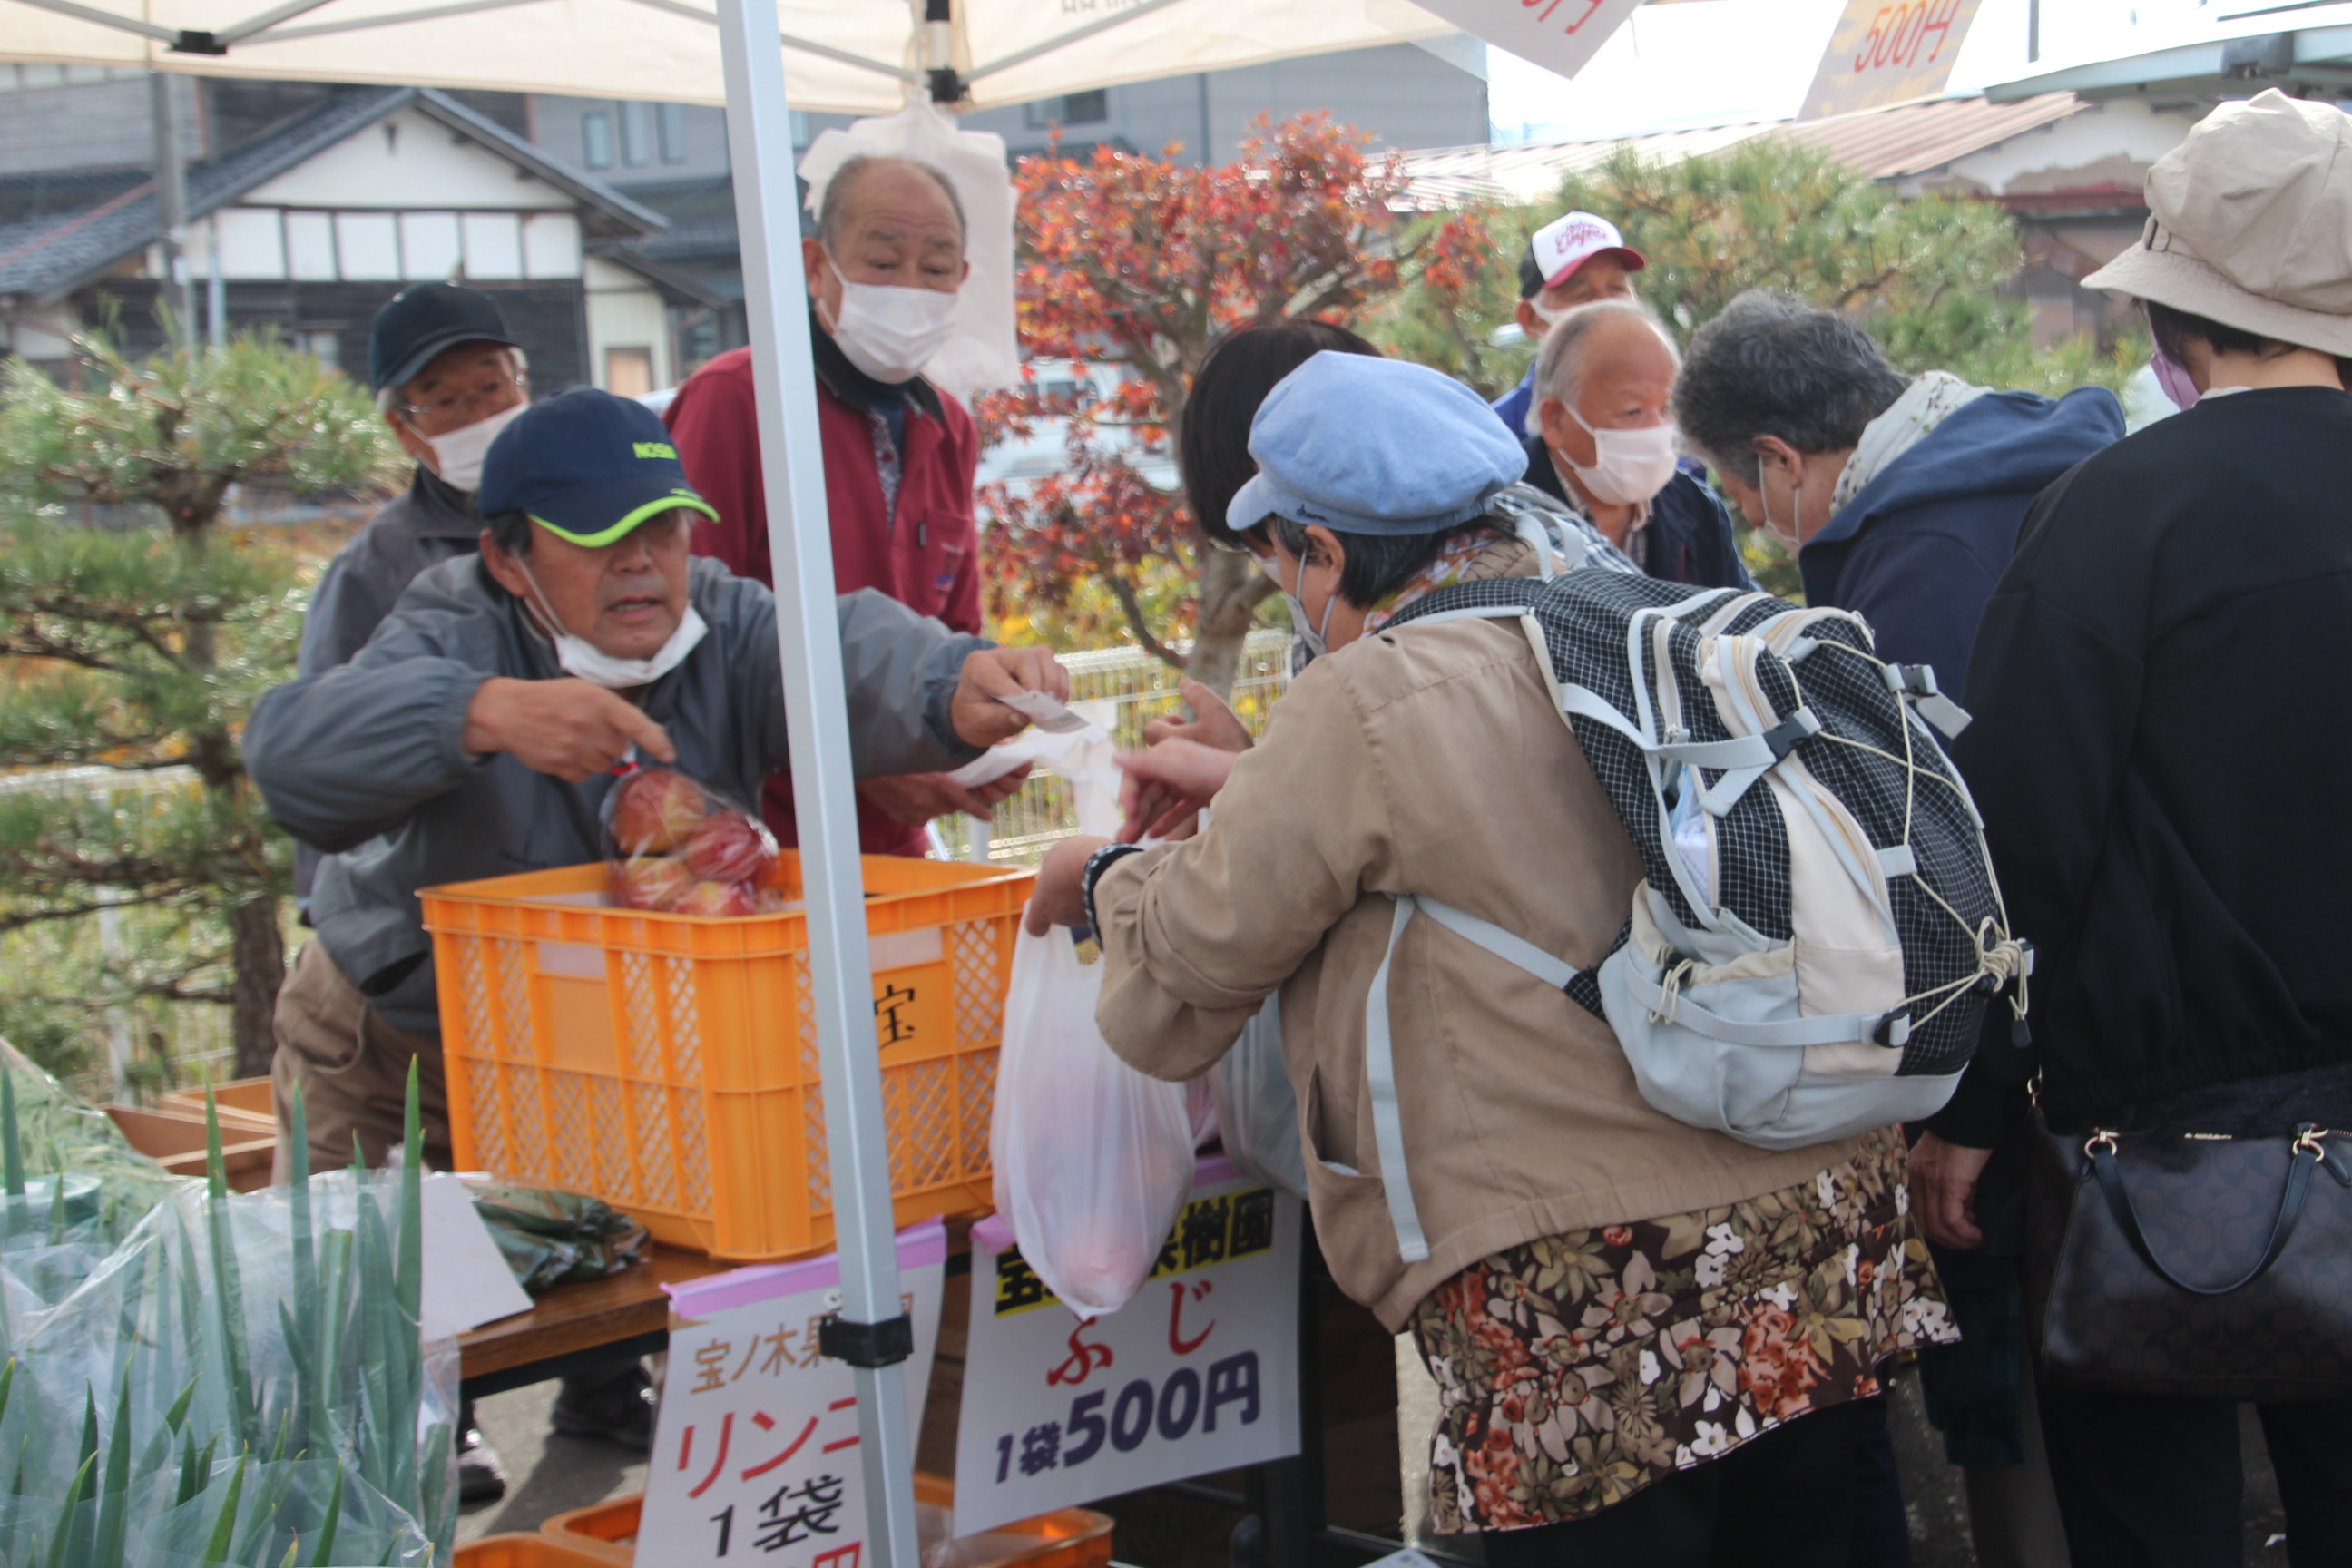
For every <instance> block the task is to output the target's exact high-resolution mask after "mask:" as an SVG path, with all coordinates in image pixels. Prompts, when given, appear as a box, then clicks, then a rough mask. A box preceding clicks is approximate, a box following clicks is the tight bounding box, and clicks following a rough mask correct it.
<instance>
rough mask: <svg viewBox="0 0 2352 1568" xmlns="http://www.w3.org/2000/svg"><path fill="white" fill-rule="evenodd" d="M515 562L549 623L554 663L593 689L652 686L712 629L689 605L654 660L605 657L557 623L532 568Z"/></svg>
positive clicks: (592, 645) (521, 562)
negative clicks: (599, 687)
mask: <svg viewBox="0 0 2352 1568" xmlns="http://www.w3.org/2000/svg"><path fill="white" fill-rule="evenodd" d="M514 560H515V564H516V565H518V566H520V567H521V568H522V575H523V581H525V582H526V583H529V584H530V593H531V597H533V598H534V599H537V600H538V601H539V615H540V618H541V620H543V621H544V622H545V623H546V625H547V630H548V635H549V637H551V639H552V640H553V641H554V643H555V662H556V663H557V664H559V665H561V666H562V668H563V673H564V674H566V675H576V676H578V677H579V678H580V679H583V680H584V681H587V682H588V683H589V684H591V685H593V686H601V687H603V688H604V689H606V690H607V691H627V690H630V689H633V688H635V687H639V686H651V685H652V684H653V683H654V682H655V681H656V680H659V679H661V678H662V677H663V676H665V675H667V674H668V673H669V672H670V671H671V670H673V669H676V668H677V667H678V666H679V665H681V664H684V663H685V662H686V656H687V655H688V654H690V653H692V652H693V651H694V649H695V645H696V644H698V643H699V642H701V641H702V639H703V638H704V637H707V636H709V632H710V627H709V624H708V623H706V622H705V621H704V620H703V618H702V615H701V612H700V611H698V610H697V609H696V608H695V607H694V605H691V604H688V605H687V606H686V614H684V615H683V616H679V617H678V618H677V630H675V631H673V632H671V633H670V634H669V639H668V640H667V642H665V643H663V644H662V645H661V647H659V648H658V649H656V651H655V653H654V656H653V657H652V658H618V657H616V656H614V655H613V654H609V653H606V652H605V651H604V649H603V648H600V647H597V646H596V645H595V644H594V643H592V642H590V641H589V640H588V639H587V638H586V637H573V636H572V634H571V633H570V632H568V631H565V630H564V629H563V623H562V621H560V620H557V619H556V618H555V612H554V611H553V610H552V609H550V608H549V607H548V604H547V595H545V594H544V593H541V591H540V586H539V579H538V578H536V577H534V576H532V575H531V574H530V566H529V564H527V563H525V562H524V560H523V558H522V557H521V556H520V555H518V556H516V557H515V558H514Z"/></svg>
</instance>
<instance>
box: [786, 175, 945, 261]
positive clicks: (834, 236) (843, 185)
mask: <svg viewBox="0 0 2352 1568" xmlns="http://www.w3.org/2000/svg"><path fill="white" fill-rule="evenodd" d="M892 163H898V164H902V165H904V166H905V167H907V168H909V169H919V170H921V171H922V172H923V173H924V174H929V176H930V177H931V178H932V179H933V180H934V181H936V182H937V183H938V184H939V187H940V192H941V194H943V195H945V196H946V197H947V198H948V206H949V208H950V210H951V211H953V212H954V214H955V220H956V240H957V243H958V244H961V243H962V242H963V241H964V240H965V239H966V238H967V237H969V236H970V235H971V224H969V223H967V222H966V221H965V220H964V216H963V198H962V197H961V196H959V195H956V188H955V184H954V182H952V181H950V179H949V178H948V177H947V175H945V174H942V173H940V171H939V170H937V169H935V168H933V167H932V166H931V165H930V164H929V163H924V162H923V161H922V160H921V159H919V158H901V157H898V156H897V155H896V154H894V153H858V154H857V155H856V157H854V158H849V159H846V160H845V161H844V162H843V163H842V165H841V167H840V168H838V169H835V171H834V172H833V178H831V179H829V180H827V181H826V182H825V183H824V195H823V196H821V197H819V198H818V200H817V205H816V237H817V238H818V239H819V240H821V241H823V242H824V247H825V248H826V249H827V250H831V249H832V248H833V247H834V246H835V243H837V242H838V241H839V240H840V238H841V225H842V220H843V216H844V214H843V212H842V210H841V209H842V206H843V205H844V204H845V203H846V202H847V201H848V199H849V193H850V191H851V189H852V188H853V187H855V186H856V184H857V182H858V181H860V180H862V179H864V178H865V177H866V175H867V174H871V173H872V172H873V171H875V170H876V169H879V168H885V167H887V166H888V165H889V164H892Z"/></svg>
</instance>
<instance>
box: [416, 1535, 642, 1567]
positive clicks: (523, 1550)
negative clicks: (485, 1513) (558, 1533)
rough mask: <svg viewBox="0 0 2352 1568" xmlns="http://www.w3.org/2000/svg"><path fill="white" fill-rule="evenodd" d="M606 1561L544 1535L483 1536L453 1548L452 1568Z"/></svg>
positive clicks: (577, 1564) (575, 1564) (591, 1564)
mask: <svg viewBox="0 0 2352 1568" xmlns="http://www.w3.org/2000/svg"><path fill="white" fill-rule="evenodd" d="M606 1563H607V1560H606V1559H605V1558H603V1557H599V1556H596V1555H595V1554H594V1553H593V1552H580V1551H575V1550H574V1549H572V1547H569V1546H566V1545H564V1544H563V1543H562V1542H559V1541H551V1540H550V1539H548V1538H547V1537H546V1536H544V1535H485V1536H484V1537H482V1538H481V1539H480V1540H479V1541H469V1542H467V1543H466V1544H465V1545H463V1546H460V1547H458V1548H457V1553H456V1555H455V1557H454V1558H453V1559H452V1564H453V1568H606Z"/></svg>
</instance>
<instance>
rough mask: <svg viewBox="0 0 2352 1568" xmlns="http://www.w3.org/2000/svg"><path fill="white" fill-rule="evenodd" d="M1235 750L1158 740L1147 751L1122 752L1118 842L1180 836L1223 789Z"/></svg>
mask: <svg viewBox="0 0 2352 1568" xmlns="http://www.w3.org/2000/svg"><path fill="white" fill-rule="evenodd" d="M1234 754H1235V753H1234V752H1229V751H1225V750H1223V749H1221V748H1219V747H1216V746H1211V745H1206V744H1203V743H1202V742H1199V741H1190V740H1182V739H1171V740H1165V741H1161V742H1160V743H1159V744H1157V745H1155V746H1153V747H1152V748H1151V749H1150V751H1146V752H1120V753H1119V756H1118V766H1119V771H1120V772H1121V773H1124V774H1125V775H1126V776H1125V777H1124V778H1122V779H1120V780H1119V785H1118V808H1119V812H1120V822H1119V829H1118V837H1119V842H1121V843H1123V844H1133V843H1136V842H1138V841H1139V840H1141V839H1144V838H1147V837H1150V838H1173V837H1182V836H1183V834H1184V830H1185V829H1186V828H1188V827H1189V826H1191V825H1192V818H1194V817H1196V816H1199V815H1200V812H1201V808H1202V806H1204V805H1208V804H1209V802H1210V801H1211V800H1212V799H1213V798H1214V797H1215V795H1216V793H1217V792H1218V791H1219V790H1221V789H1223V788H1224V787H1225V780H1226V779H1227V778H1228V777H1230V776H1231V775H1232V773H1233V771H1234Z"/></svg>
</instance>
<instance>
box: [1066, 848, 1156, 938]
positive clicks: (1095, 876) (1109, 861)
mask: <svg viewBox="0 0 2352 1568" xmlns="http://www.w3.org/2000/svg"><path fill="white" fill-rule="evenodd" d="M1142 851H1143V846H1142V845H1140V844H1106V845H1104V846H1103V847H1101V848H1099V849H1097V850H1096V851H1095V852H1094V853H1093V854H1091V855H1089V856H1087V864H1086V869H1084V870H1082V871H1080V872H1079V873H1078V896H1079V897H1080V898H1081V899H1083V900H1085V901H1086V906H1087V929H1088V930H1090V931H1093V932H1094V933H1095V934H1096V936H1097V937H1099V936H1101V935H1102V921H1099V920H1097V919H1096V918H1095V884H1096V883H1097V882H1099V881H1101V880H1102V874H1103V873H1104V872H1105V871H1108V870H1109V869H1110V868H1111V867H1112V866H1114V865H1115V864H1117V863H1118V861H1119V860H1120V859H1122V858H1125V857H1127V856H1129V855H1139V854H1141V853H1142Z"/></svg>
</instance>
